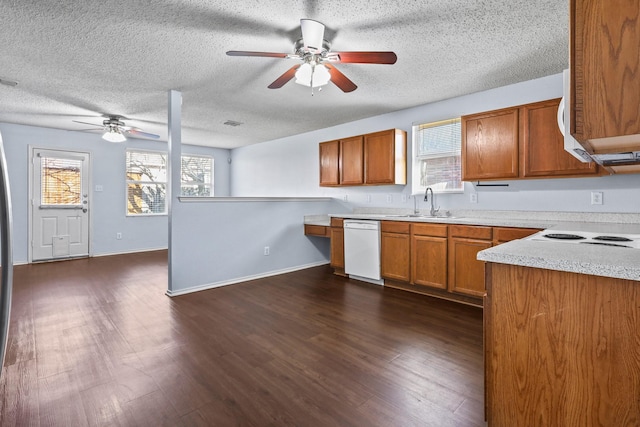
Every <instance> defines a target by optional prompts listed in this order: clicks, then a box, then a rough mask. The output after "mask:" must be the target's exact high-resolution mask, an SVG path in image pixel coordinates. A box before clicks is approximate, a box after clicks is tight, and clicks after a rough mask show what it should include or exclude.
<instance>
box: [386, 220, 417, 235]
mask: <svg viewBox="0 0 640 427" xmlns="http://www.w3.org/2000/svg"><path fill="white" fill-rule="evenodd" d="M410 228H411V224H410V223H408V222H401V221H382V222H380V230H381V231H382V232H383V233H401V234H409V229H410Z"/></svg>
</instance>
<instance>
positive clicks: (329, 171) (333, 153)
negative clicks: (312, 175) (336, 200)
mask: <svg viewBox="0 0 640 427" xmlns="http://www.w3.org/2000/svg"><path fill="white" fill-rule="evenodd" d="M339 184H340V141H328V142H321V143H320V186H333V185H339Z"/></svg>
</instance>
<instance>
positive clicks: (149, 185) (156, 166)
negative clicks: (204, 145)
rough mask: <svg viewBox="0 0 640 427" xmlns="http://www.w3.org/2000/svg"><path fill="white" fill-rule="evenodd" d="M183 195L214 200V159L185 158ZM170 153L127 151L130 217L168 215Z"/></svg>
mask: <svg viewBox="0 0 640 427" xmlns="http://www.w3.org/2000/svg"><path fill="white" fill-rule="evenodd" d="M180 195H181V196H197V197H212V196H213V157H210V156H195V155H186V156H182V162H181V175H180ZM166 197H167V153H163V152H158V151H137V150H127V215H163V214H166V213H167V207H166Z"/></svg>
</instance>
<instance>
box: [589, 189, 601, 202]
mask: <svg viewBox="0 0 640 427" xmlns="http://www.w3.org/2000/svg"><path fill="white" fill-rule="evenodd" d="M591 204H592V205H601V204H603V199H602V191H592V192H591Z"/></svg>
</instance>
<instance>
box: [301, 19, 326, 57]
mask: <svg viewBox="0 0 640 427" xmlns="http://www.w3.org/2000/svg"><path fill="white" fill-rule="evenodd" d="M300 29H301V30H302V43H303V45H304V47H305V48H306V49H309V51H311V52H312V53H320V52H322V41H323V40H324V24H323V23H321V22H318V21H314V20H313V19H301V20H300Z"/></svg>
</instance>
